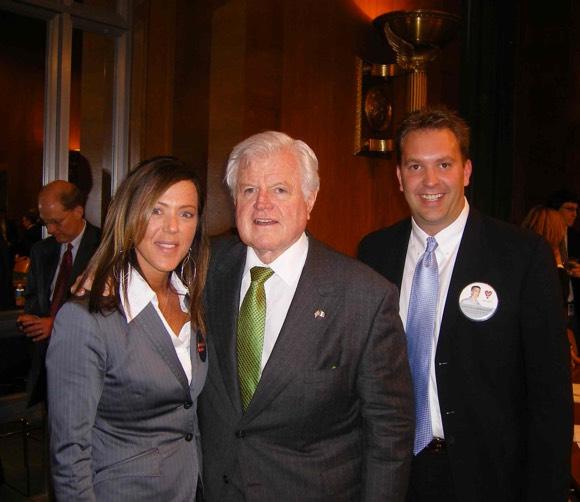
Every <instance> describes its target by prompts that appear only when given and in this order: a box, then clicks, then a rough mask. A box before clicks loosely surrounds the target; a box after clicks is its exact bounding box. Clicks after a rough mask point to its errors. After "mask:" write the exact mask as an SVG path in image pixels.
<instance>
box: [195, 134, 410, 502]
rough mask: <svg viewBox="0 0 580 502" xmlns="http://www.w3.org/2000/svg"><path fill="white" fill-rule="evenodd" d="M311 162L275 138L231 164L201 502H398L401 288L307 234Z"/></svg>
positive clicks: (215, 299)
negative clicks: (229, 232)
mask: <svg viewBox="0 0 580 502" xmlns="http://www.w3.org/2000/svg"><path fill="white" fill-rule="evenodd" d="M317 166H318V162H317V159H316V156H315V155H314V152H312V150H311V149H310V148H309V147H308V146H307V145H306V144H305V143H303V142H302V141H298V140H294V139H292V138H290V137H288V136H287V135H285V134H282V133H279V132H265V133H261V134H257V135H255V136H252V137H250V138H248V139H247V140H245V141H244V142H242V143H240V144H239V145H237V146H236V147H235V148H234V150H233V152H232V154H231V155H230V159H229V162H228V169H227V175H226V181H227V183H228V185H229V188H230V190H231V193H232V195H233V198H234V201H235V205H236V223H237V229H238V231H239V235H240V239H241V240H240V239H238V238H230V239H226V240H225V241H222V242H220V243H218V244H217V245H216V246H215V249H214V252H213V256H212V263H211V266H210V274H209V277H208V285H207V304H208V311H207V318H208V319H207V320H208V336H207V341H208V350H209V373H208V380H207V383H206V387H205V389H204V391H203V393H202V397H201V402H200V426H201V433H202V444H203V458H204V490H205V496H206V500H208V501H210V502H214V501H215V502H218V501H219V502H229V501H247V502H250V501H256V502H258V501H260V502H263V501H279V502H283V501H304V500H311V501H328V502H341V501H354V500H356V501H384V502H388V501H403V500H404V496H405V490H406V485H407V477H408V469H409V462H410V457H411V441H412V433H413V408H412V400H413V398H412V388H411V380H410V373H409V368H408V363H407V355H406V348H405V338H404V334H403V330H402V325H401V322H400V319H399V316H398V313H397V294H396V290H395V288H394V287H393V286H392V285H391V284H389V283H388V282H387V281H386V280H384V279H383V278H382V277H380V275H378V274H376V273H375V272H373V271H372V270H370V269H369V268H367V267H366V266H364V265H363V264H361V263H358V262H356V261H355V260H353V259H351V258H348V257H346V256H343V255H340V254H339V253H337V252H335V251H332V250H331V249H329V248H327V247H326V246H324V245H323V244H322V243H320V242H318V241H317V240H316V239H314V238H312V237H311V236H308V235H307V234H306V233H305V228H306V223H307V221H308V219H309V216H310V212H311V210H312V208H313V206H314V202H315V200H316V195H317V193H318V187H319V179H318V171H317V169H318V167H317Z"/></svg>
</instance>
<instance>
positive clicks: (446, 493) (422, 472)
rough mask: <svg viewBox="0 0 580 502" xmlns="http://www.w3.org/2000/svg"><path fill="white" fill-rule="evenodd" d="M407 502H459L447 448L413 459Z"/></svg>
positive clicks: (427, 451) (427, 452) (421, 454)
mask: <svg viewBox="0 0 580 502" xmlns="http://www.w3.org/2000/svg"><path fill="white" fill-rule="evenodd" d="M407 502H457V498H456V497H455V490H454V488H453V477H452V475H451V467H450V465H449V457H448V455H447V449H446V448H440V449H437V450H432V449H425V450H423V451H422V452H420V453H419V454H418V455H417V456H415V457H413V461H412V463H411V477H410V480H409V490H408V492H407Z"/></svg>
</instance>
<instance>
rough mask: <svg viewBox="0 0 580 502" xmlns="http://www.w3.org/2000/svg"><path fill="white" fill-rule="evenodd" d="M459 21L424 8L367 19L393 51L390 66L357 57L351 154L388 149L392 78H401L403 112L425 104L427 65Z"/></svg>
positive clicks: (380, 151)
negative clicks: (353, 139)
mask: <svg viewBox="0 0 580 502" xmlns="http://www.w3.org/2000/svg"><path fill="white" fill-rule="evenodd" d="M459 21H460V17H459V16H457V15H455V14H451V13H448V12H442V11H437V10H424V9H419V10H414V11H394V12H389V13H387V14H383V15H381V16H379V17H377V18H376V19H375V20H374V21H373V24H374V25H375V26H376V27H377V28H378V29H379V30H380V31H381V32H382V33H383V34H384V36H385V37H386V39H387V41H388V43H389V45H390V46H391V47H392V49H393V51H394V52H395V54H396V64H373V63H369V62H366V61H363V60H361V59H359V58H357V112H356V113H357V115H356V131H355V154H357V155H370V156H381V155H383V154H386V153H388V152H391V151H392V150H393V140H392V137H393V126H392V121H393V103H394V95H395V91H394V82H393V79H394V78H396V77H398V76H404V77H405V79H406V93H405V94H406V97H405V100H406V103H405V108H404V112H407V113H408V112H412V111H415V110H420V109H421V108H424V107H425V106H427V70H426V66H427V63H428V62H429V61H432V60H433V59H435V58H436V57H437V55H438V54H439V52H440V51H441V48H442V47H443V46H444V45H445V44H447V43H448V42H450V41H451V40H452V39H453V38H454V36H455V35H456V33H457V28H458V25H459Z"/></svg>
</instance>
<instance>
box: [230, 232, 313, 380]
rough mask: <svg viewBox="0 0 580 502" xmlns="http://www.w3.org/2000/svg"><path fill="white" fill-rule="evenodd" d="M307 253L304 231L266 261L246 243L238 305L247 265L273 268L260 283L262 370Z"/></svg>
mask: <svg viewBox="0 0 580 502" xmlns="http://www.w3.org/2000/svg"><path fill="white" fill-rule="evenodd" d="M307 254H308V237H306V234H305V233H303V234H302V235H301V236H300V238H299V239H298V240H297V241H296V242H295V243H294V244H292V246H290V247H289V248H288V249H287V250H286V251H284V252H283V253H282V254H281V255H280V256H278V258H276V259H275V260H274V261H273V262H272V263H269V264H264V263H262V261H261V260H260V259H259V258H258V256H257V255H256V252H255V251H254V250H253V249H252V248H251V247H249V246H248V248H247V252H246V265H245V267H244V275H243V276H242V286H241V288H240V303H239V305H240V306H241V305H242V301H243V299H244V296H246V292H247V291H248V289H249V287H250V283H251V276H250V269H251V268H252V267H256V266H258V267H269V268H271V269H272V270H273V271H274V274H273V275H272V277H270V278H269V279H268V280H267V281H266V283H265V284H264V291H265V292H266V328H265V331H264V346H263V349H262V365H261V370H262V371H263V370H264V367H265V366H266V363H267V362H268V359H269V358H270V355H271V354H272V350H273V349H274V345H275V344H276V340H277V339H278V335H279V334H280V330H281V329H282V325H283V324H284V320H285V319H286V314H288V309H289V308H290V304H291V303H292V298H294V293H295V292H296V287H297V286H298V281H299V280H300V275H301V274H302V269H303V268H304V263H306V255H307Z"/></svg>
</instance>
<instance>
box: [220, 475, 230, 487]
mask: <svg viewBox="0 0 580 502" xmlns="http://www.w3.org/2000/svg"><path fill="white" fill-rule="evenodd" d="M222 479H223V480H224V483H225V484H226V485H227V484H228V483H229V482H230V478H228V476H227V474H224V476H223V478H222Z"/></svg>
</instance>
